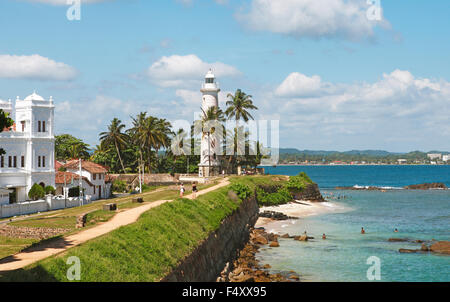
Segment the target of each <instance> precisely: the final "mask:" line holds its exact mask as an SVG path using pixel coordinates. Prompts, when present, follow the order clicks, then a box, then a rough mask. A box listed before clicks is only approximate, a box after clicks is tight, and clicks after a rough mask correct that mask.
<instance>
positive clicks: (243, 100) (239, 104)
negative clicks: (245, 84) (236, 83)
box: [225, 89, 258, 161]
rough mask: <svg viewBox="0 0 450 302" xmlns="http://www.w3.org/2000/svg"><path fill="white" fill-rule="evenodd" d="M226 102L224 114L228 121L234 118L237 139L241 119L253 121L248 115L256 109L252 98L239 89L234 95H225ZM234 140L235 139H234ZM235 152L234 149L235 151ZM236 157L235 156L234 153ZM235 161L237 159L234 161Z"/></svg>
mask: <svg viewBox="0 0 450 302" xmlns="http://www.w3.org/2000/svg"><path fill="white" fill-rule="evenodd" d="M227 98H228V101H227V102H226V105H227V106H228V107H227V110H226V111H225V114H226V115H227V117H228V119H231V118H234V119H235V121H236V128H235V131H234V134H235V137H236V138H237V134H238V131H239V130H238V129H239V121H240V120H241V119H242V120H244V122H248V121H249V120H250V119H252V120H253V119H254V118H253V116H252V115H251V114H250V112H249V110H257V109H258V107H256V106H255V105H253V100H252V98H253V97H252V96H251V95H248V94H246V93H245V92H243V91H242V90H241V89H237V90H236V92H235V93H234V95H232V94H231V93H229V94H228V95H227ZM236 138H235V139H236ZM235 152H236V149H235ZM235 156H236V157H237V154H236V153H235ZM236 161H237V159H236Z"/></svg>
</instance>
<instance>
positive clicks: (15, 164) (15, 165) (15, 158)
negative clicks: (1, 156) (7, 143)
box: [13, 156, 17, 168]
mask: <svg viewBox="0 0 450 302" xmlns="http://www.w3.org/2000/svg"><path fill="white" fill-rule="evenodd" d="M13 159H14V168H17V156H14V157H13Z"/></svg>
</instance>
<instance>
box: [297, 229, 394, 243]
mask: <svg viewBox="0 0 450 302" xmlns="http://www.w3.org/2000/svg"><path fill="white" fill-rule="evenodd" d="M365 233H366V230H364V227H361V234H365ZM394 233H398V229H397V228H396V229H395V230H394ZM305 235H306V231H305ZM322 239H323V240H325V239H327V235H325V233H323V235H322Z"/></svg>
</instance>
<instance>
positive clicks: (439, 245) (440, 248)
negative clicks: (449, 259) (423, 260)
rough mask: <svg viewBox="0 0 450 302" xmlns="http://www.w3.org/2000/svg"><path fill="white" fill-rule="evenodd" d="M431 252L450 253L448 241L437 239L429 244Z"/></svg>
mask: <svg viewBox="0 0 450 302" xmlns="http://www.w3.org/2000/svg"><path fill="white" fill-rule="evenodd" d="M430 251H431V252H433V253H439V254H446V255H450V241H438V242H435V243H433V244H432V245H431V246H430Z"/></svg>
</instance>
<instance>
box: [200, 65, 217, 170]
mask: <svg viewBox="0 0 450 302" xmlns="http://www.w3.org/2000/svg"><path fill="white" fill-rule="evenodd" d="M200 91H201V93H202V111H203V112H204V113H206V112H208V110H210V108H212V107H215V108H219V91H220V89H219V85H218V83H217V82H216V78H215V76H214V74H213V72H212V70H211V69H210V70H209V71H208V73H207V74H206V76H205V82H204V83H203V84H202V89H200ZM207 130H208V129H207ZM220 148H221V142H220V139H219V136H218V133H217V131H215V129H214V128H211V131H204V132H203V133H202V140H201V148H200V163H199V169H198V173H199V176H200V177H209V176H212V175H216V174H217V173H218V172H219V164H220V163H219V160H218V155H219V154H221V153H220Z"/></svg>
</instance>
